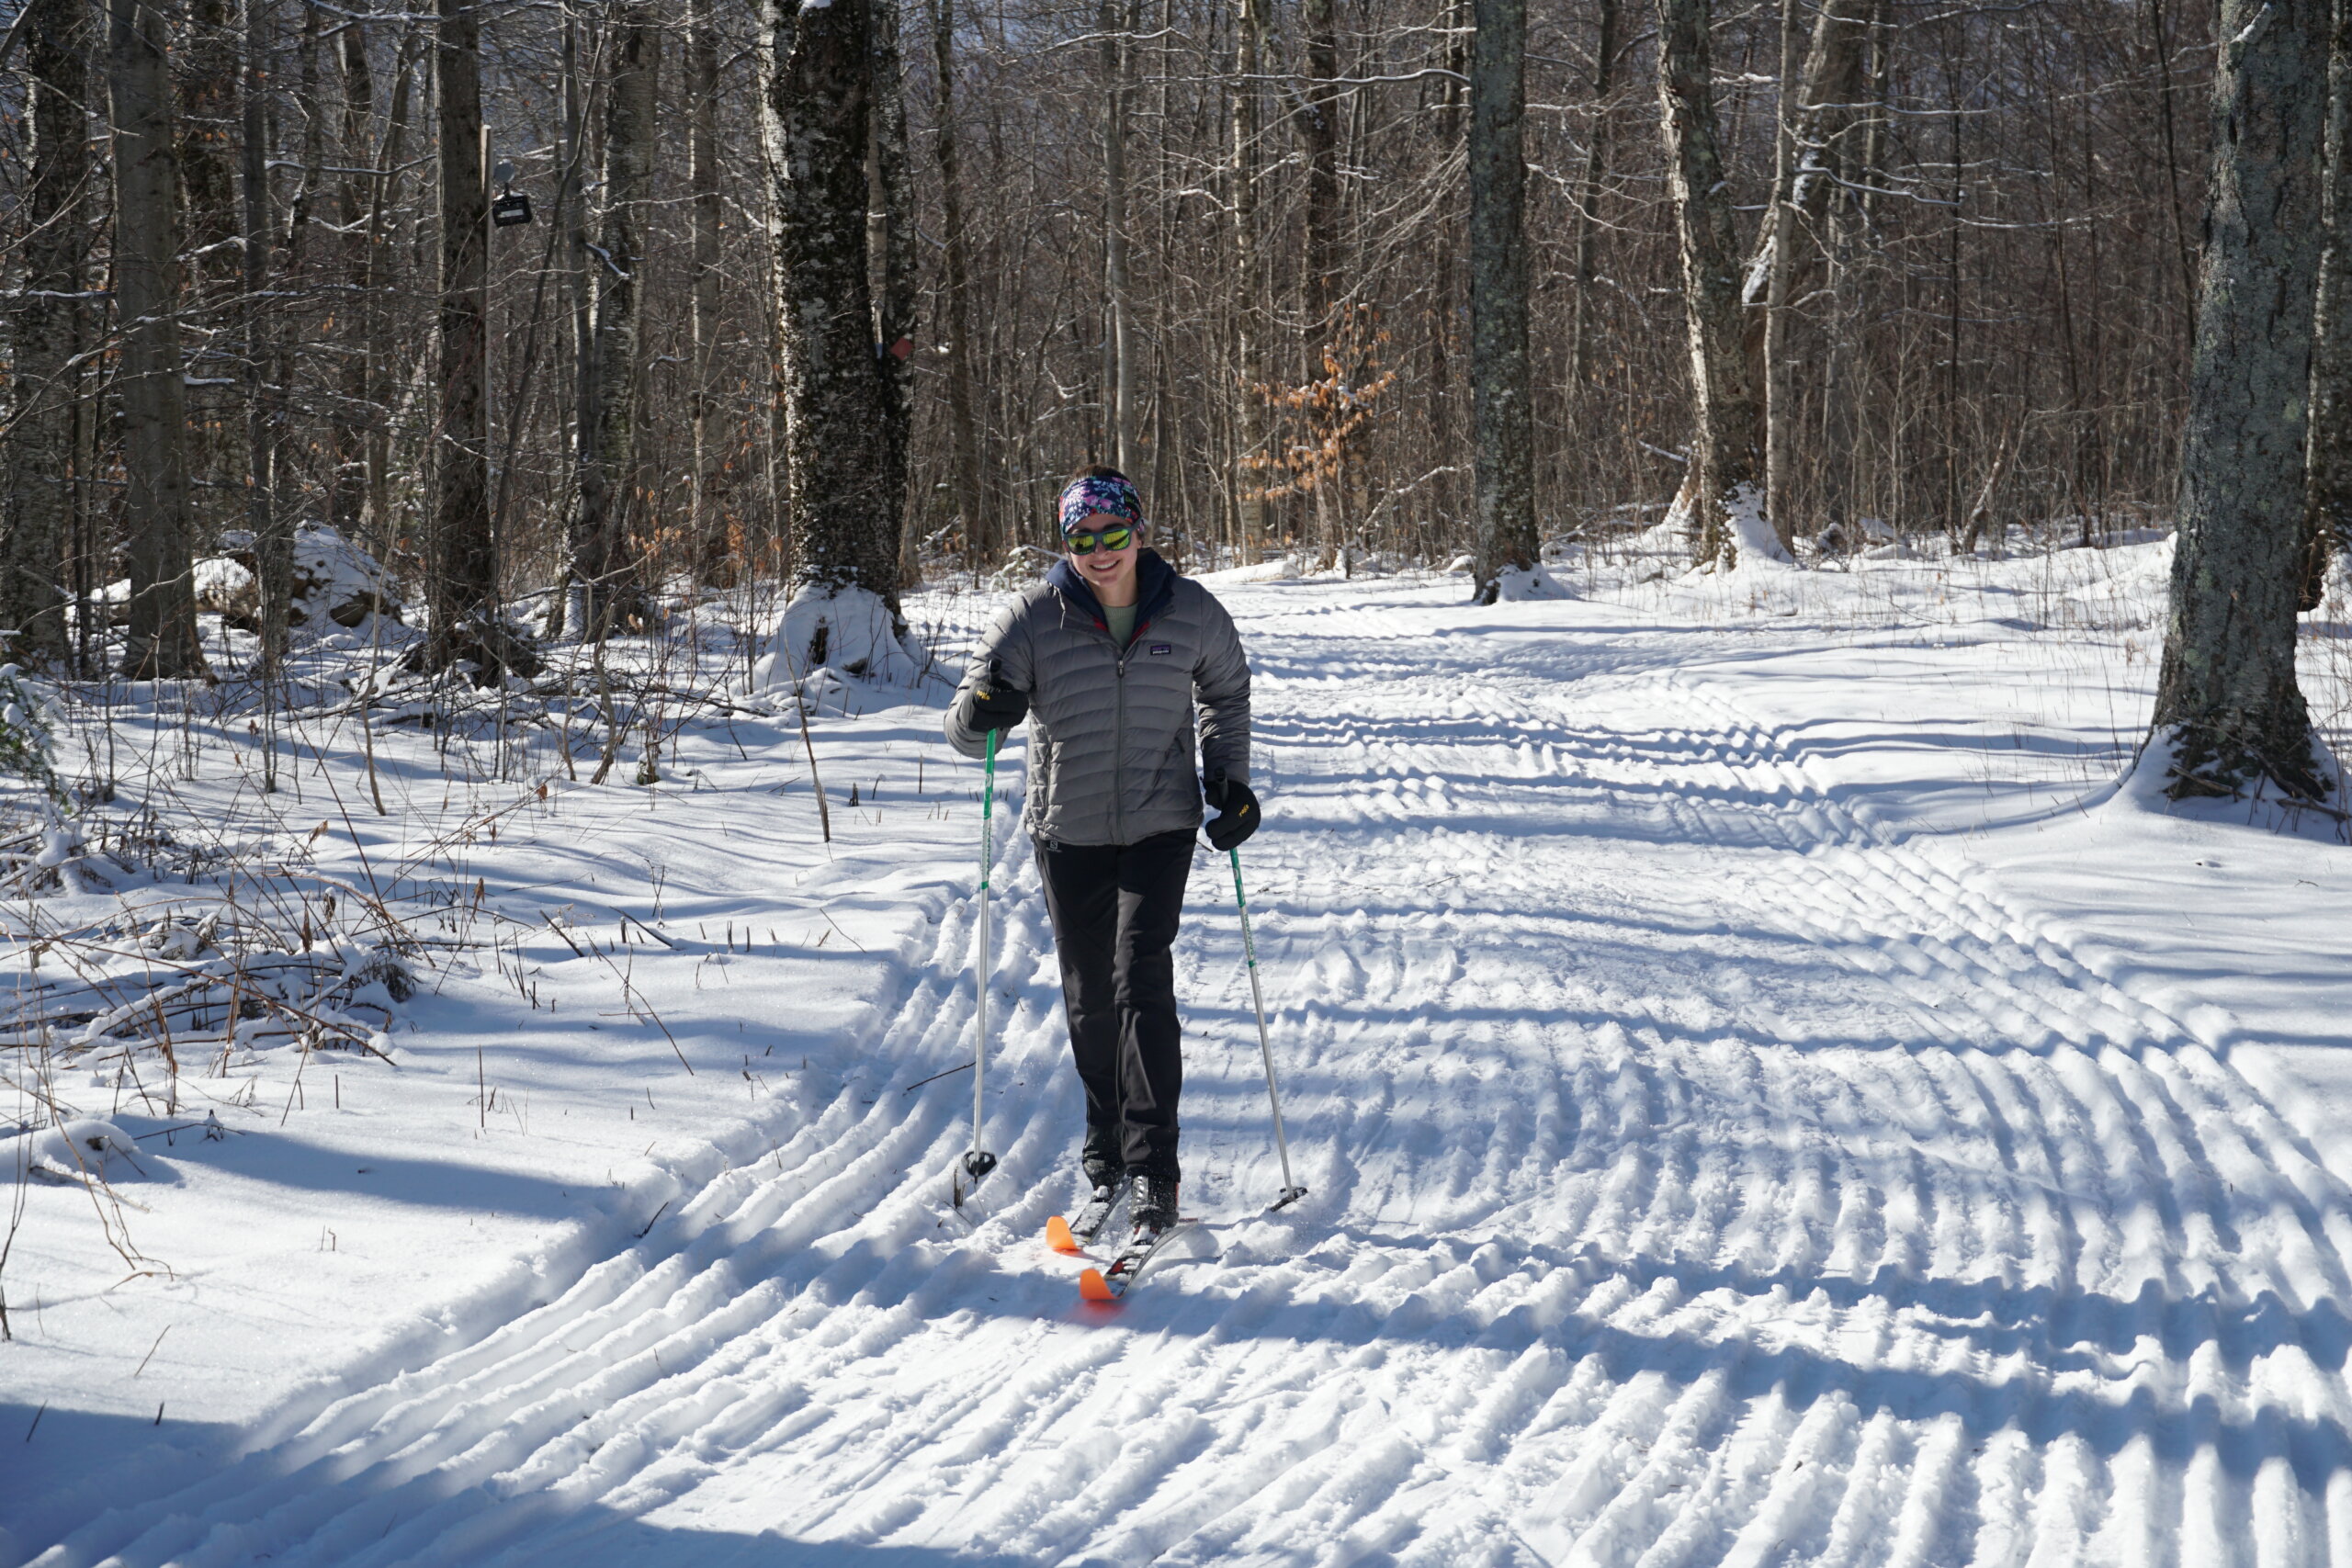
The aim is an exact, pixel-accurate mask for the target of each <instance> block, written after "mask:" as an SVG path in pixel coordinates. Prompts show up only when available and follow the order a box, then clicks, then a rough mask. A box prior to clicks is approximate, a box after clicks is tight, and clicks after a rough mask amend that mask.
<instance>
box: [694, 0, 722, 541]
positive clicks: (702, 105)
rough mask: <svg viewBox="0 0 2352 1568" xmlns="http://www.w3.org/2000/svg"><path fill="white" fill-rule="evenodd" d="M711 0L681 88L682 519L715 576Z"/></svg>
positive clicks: (699, 11) (716, 221)
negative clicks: (690, 194)
mask: <svg viewBox="0 0 2352 1568" xmlns="http://www.w3.org/2000/svg"><path fill="white" fill-rule="evenodd" d="M716 12H717V6H715V4H714V3H713V0H695V9H694V16H693V17H692V19H691V20H690V21H689V23H688V26H687V31H686V51H685V55H686V58H685V89H686V117H687V118H686V123H687V127H688V130H687V147H686V154H687V159H688V175H687V179H688V184H689V186H690V187H691V188H692V190H693V191H694V236H693V242H692V243H693V252H692V255H691V257H690V260H689V262H688V267H689V276H688V277H687V288H688V291H689V293H690V295H691V299H690V301H689V304H688V311H689V315H690V321H689V322H688V328H689V332H690V333H691V335H692V339H693V365H692V371H693V377H694V379H693V383H692V386H691V387H690V388H689V389H688V392H687V396H688V398H689V399H690V400H691V406H690V407H689V409H688V411H687V418H688V422H689V423H690V425H691V430H692V434H693V438H694V469H693V472H692V473H691V475H690V476H689V478H688V484H689V487H690V488H689V492H688V495H687V498H686V509H687V526H688V529H689V532H690V534H691V536H692V537H693V539H694V541H695V544H694V548H695V567H696V569H697V570H698V571H700V572H701V574H702V575H703V577H704V578H705V580H706V581H716V580H718V576H719V573H720V571H721V570H722V569H723V568H724V566H725V564H726V562H727V561H728V559H729V553H730V550H731V545H730V542H729V538H728V530H727V518H726V515H725V513H724V511H723V510H722V509H721V508H720V506H719V504H718V500H719V497H720V496H721V495H723V494H724V492H725V490H726V484H725V480H724V479H723V478H722V477H721V475H720V473H719V469H718V461H717V458H716V456H715V454H714V452H713V449H712V446H711V438H710V416H711V408H712V405H713V402H714V399H713V397H712V384H711V383H712V378H713V376H714V375H715V374H716V373H717V367H716V366H715V364H714V363H713V360H714V356H715V354H716V345H717V344H718V337H719V333H720V331H721V327H722V324H721V319H720V312H719V298H718V286H719V270H718V240H719V229H720V227H721V221H722V219H723V216H724V213H723V209H722V206H721V200H722V198H721V192H720V186H719V174H718V170H719V164H718V16H717V14H716Z"/></svg>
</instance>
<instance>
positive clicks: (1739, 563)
mask: <svg viewBox="0 0 2352 1568" xmlns="http://www.w3.org/2000/svg"><path fill="white" fill-rule="evenodd" d="M1724 528H1725V529H1726V530H1727V531H1728V532H1729V533H1730V535H1731V539H1732V545H1733V547H1734V548H1735V549H1736V550H1737V551H1738V552H1739V554H1738V559H1737V560H1736V561H1735V562H1734V563H1733V570H1741V569H1744V568H1747V567H1752V566H1767V565H1770V566H1793V565H1795V564H1796V563H1795V562H1794V561H1792V559H1790V558H1789V552H1788V551H1786V550H1784V549H1782V548H1781V541H1780V537H1779V536H1777V535H1775V534H1774V533H1773V532H1772V525H1771V524H1770V522H1769V521H1767V520H1766V518H1765V516H1764V496H1763V492H1762V491H1758V489H1757V488H1756V487H1755V486H1754V485H1752V484H1743V485H1737V486H1735V487H1733V490H1732V492H1731V493H1730V494H1729V495H1727V496H1725V497H1724Z"/></svg>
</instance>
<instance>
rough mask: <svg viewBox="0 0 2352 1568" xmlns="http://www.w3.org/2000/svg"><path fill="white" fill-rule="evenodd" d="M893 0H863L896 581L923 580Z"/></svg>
mask: <svg viewBox="0 0 2352 1568" xmlns="http://www.w3.org/2000/svg"><path fill="white" fill-rule="evenodd" d="M867 6H868V10H867V12H866V23H867V27H868V28H869V33H868V46H867V48H868V53H867V63H866V71H867V73H868V81H869V83H870V86H869V89H868V90H869V91H870V92H871V93H872V94H873V112H872V114H871V115H870V116H869V117H868V118H867V120H866V136H867V164H866V185H865V200H866V211H867V214H868V217H867V223H866V245H867V258H866V260H867V265H868V268H869V275H870V276H871V277H872V278H873V284H872V288H873V294H874V344H875V350H876V355H875V362H874V364H875V371H876V376H877V377H878V378H879V379H880V382H881V394H882V417H883V439H884V446H883V475H882V484H883V495H884V504H885V506H886V507H887V508H888V522H887V523H886V524H885V525H884V526H885V527H886V528H887V529H888V539H887V541H886V542H887V544H888V548H889V551H890V555H891V558H892V559H893V560H894V561H895V562H896V564H897V570H898V573H899V586H901V587H909V588H910V587H914V586H917V585H918V584H920V582H921V581H922V575H921V568H920V567H919V566H918V565H917V564H916V561H915V544H916V541H915V539H914V537H913V535H912V534H911V532H910V529H909V527H908V521H909V519H908V513H907V474H908V464H909V461H910V452H911V449H912V447H913V445H914V423H915V414H914V351H915V340H914V331H915V289H916V286H917V279H916V273H915V228H914V189H913V186H912V185H911V183H910V175H909V172H908V168H907V99H906V93H905V89H904V86H903V84H902V82H901V73H902V70H903V67H902V65H901V62H900V60H899V0H867Z"/></svg>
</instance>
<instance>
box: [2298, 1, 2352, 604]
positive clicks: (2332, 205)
mask: <svg viewBox="0 0 2352 1568" xmlns="http://www.w3.org/2000/svg"><path fill="white" fill-rule="evenodd" d="M2332 12H2333V15H2332V16H2331V17H2330V22H2329V37H2328V46H2327V129H2326V134H2325V142H2326V162H2325V164H2324V168H2325V171H2326V184H2325V186H2324V193H2323V197H2322V202H2321V207H2322V210H2323V218H2324V223H2323V227H2324V232H2325V236H2326V238H2325V241H2324V247H2323V249H2322V250H2321V252H2320V264H2319V288H2318V291H2317V293H2316V295H2315V296H2314V303H2313V310H2312V404H2311V406H2312V427H2311V434H2310V439H2309V441H2308V442H2307V443H2306V448H2307V454H2308V456H2307V459H2306V465H2305V498H2304V500H2305V515H2304V525H2303V526H2304V539H2305V543H2304V565H2303V591H2302V593H2301V596H2300V599H2299V601H2298V603H2299V605H2300V607H2301V608H2302V609H2305V610H2315V609H2317V608H2319V601H2320V593H2321V590H2322V588H2323V585H2324V582H2325V581H2326V576H2327V560H2328V557H2330V556H2331V555H2352V0H2335V5H2334V6H2333V7H2332Z"/></svg>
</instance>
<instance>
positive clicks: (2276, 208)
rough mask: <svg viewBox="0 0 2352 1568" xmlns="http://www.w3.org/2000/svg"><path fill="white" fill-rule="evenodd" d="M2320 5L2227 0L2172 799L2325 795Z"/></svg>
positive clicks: (2167, 668) (2178, 633)
mask: <svg viewBox="0 0 2352 1568" xmlns="http://www.w3.org/2000/svg"><path fill="white" fill-rule="evenodd" d="M2329 26H2330V16H2329V4H2328V0H2222V9H2221V17H2220V26H2219V29H2218V30H2219V33H2220V36H2221V38H2222V39H2223V40H2224V41H2223V45H2222V51H2221V58H2220V61H2219V62H2218V63H2217V66H2216V69H2215V71H2214V73H2213V122H2212V123H2213V151H2212V163H2211V167H2210V168H2209V170H2208V171H2207V186H2206V207H2205V269H2204V276H2203V279H2202V283H2201V286H2200V288H2199V300H2198V312H2197V344H2196V348H2195V351H2194V354H2193V357H2192V361H2191V364H2190V368H2189V389H2188V436H2187V440H2186V442H2185V444H2184V446H2183V448H2182V452H2181V470H2180V507H2179V513H2178V522H2177V525H2176V531H2175V534H2174V539H2173V567H2172V599H2171V606H2170V611H2169V614H2168V615H2167V617H2166V621H2165V653H2164V663H2163V666H2162V668H2161V670H2160V671H2159V673H2158V677H2157V686H2156V708H2155V719H2154V732H2153V736H2152V739H2153V741H2154V744H2152V745H2151V746H2150V748H2149V750H2148V753H2147V755H2148V756H2149V757H2150V758H2152V759H2155V760H2159V761H2165V760H2168V761H2169V762H2170V765H2171V773H2170V776H2169V782H2168V784H2167V786H2166V787H2167V790H2168V792H2169V793H2170V794H2171V795H2172V796H2173V797H2174V798H2175V799H2180V798H2184V797H2187V796H2192V795H2234V794H2236V793H2237V792H2238V791H2240V790H2241V789H2243V788H2245V787H2246V786H2248V785H2250V784H2255V783H2256V782H2258V781H2260V780H2264V779H2267V780H2268V781H2269V782H2270V783H2271V784H2274V785H2276V786H2277V787H2278V789H2279V790H2281V791H2282V792H2284V793H2285V794H2287V795H2290V796H2295V797H2299V798H2303V799H2312V798H2316V797H2318V796H2319V795H2324V793H2325V792H2326V790H2327V788H2328V783H2329V781H2328V779H2327V777H2326V775H2325V773H2324V771H2323V769H2322V767H2321V765H2320V761H2319V759H2318V757H2317V756H2316V755H2315V754H2314V752H2313V750H2312V732H2311V716H2310V713H2309V711H2308V710H2307V709H2306V708H2305V707H2304V705H2303V694H2302V690H2301V687H2300V686H2299V685H2298V684H2297V683H2296V680H2295V599H2296V591H2297V588H2298V586H2299V584H2300V581H2301V566H2302V555H2303V511H2304V507H2303V499H2304V488H2303V483H2304V471H2303V469H2304V464H2303V441H2304V436H2305V434H2306V430H2305V412H2304V399H2305V398H2306V397H2308V396H2309V394H2310V388H2311V355H2312V308H2313V296H2314V289H2315V286H2316V284H2317V282H2318V276H2319V252H2320V239H2321V235H2320V221H2319V220H2320V207H2321V192H2320V184H2321V167H2320V158H2321V152H2322V151H2323V147H2324V123H2325V119H2326V113H2327V42H2328V32H2329Z"/></svg>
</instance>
